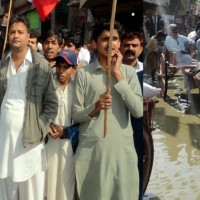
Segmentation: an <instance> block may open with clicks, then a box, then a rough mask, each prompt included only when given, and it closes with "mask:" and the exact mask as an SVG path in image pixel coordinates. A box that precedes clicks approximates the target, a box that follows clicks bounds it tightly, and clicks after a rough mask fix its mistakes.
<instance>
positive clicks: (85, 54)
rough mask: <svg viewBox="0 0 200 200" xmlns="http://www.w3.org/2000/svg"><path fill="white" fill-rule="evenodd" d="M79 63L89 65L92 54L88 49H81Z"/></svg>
mask: <svg viewBox="0 0 200 200" xmlns="http://www.w3.org/2000/svg"><path fill="white" fill-rule="evenodd" d="M78 61H82V62H84V63H85V64H89V63H90V52H89V51H88V50H87V49H85V48H83V47H81V49H80V51H79V54H78Z"/></svg>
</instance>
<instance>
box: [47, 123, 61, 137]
mask: <svg viewBox="0 0 200 200" xmlns="http://www.w3.org/2000/svg"><path fill="white" fill-rule="evenodd" d="M49 135H50V136H51V137H52V138H53V139H56V138H60V137H61V136H63V127H62V126H61V125H58V124H53V123H51V125H50V131H49Z"/></svg>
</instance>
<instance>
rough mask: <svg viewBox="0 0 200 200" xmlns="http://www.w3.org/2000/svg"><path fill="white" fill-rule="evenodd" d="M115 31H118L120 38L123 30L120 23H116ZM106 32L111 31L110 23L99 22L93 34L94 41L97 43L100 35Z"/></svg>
mask: <svg viewBox="0 0 200 200" xmlns="http://www.w3.org/2000/svg"><path fill="white" fill-rule="evenodd" d="M114 29H116V30H117V32H118V34H119V37H120V36H121V34H122V30H123V29H122V25H121V24H120V23H119V22H118V21H115V23H114ZM105 30H106V31H110V21H108V20H102V21H100V22H98V23H97V24H95V25H94V27H93V32H92V40H94V41H97V38H98V37H99V35H101V33H102V32H103V31H105Z"/></svg>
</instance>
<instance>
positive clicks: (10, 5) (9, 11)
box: [2, 0, 12, 57]
mask: <svg viewBox="0 0 200 200" xmlns="http://www.w3.org/2000/svg"><path fill="white" fill-rule="evenodd" d="M11 8H12V0H10V4H9V10H8V21H7V25H6V34H5V38H4V43H3V51H2V57H3V54H4V52H5V49H6V43H7V37H8V25H9V21H10V13H11Z"/></svg>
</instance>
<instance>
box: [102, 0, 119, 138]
mask: <svg viewBox="0 0 200 200" xmlns="http://www.w3.org/2000/svg"><path fill="white" fill-rule="evenodd" d="M116 7H117V0H113V4H112V14H111V19H110V37H109V49H108V61H107V69H106V94H108V93H109V89H110V77H111V61H112V57H111V54H112V42H113V32H114V24H115V14H116ZM107 132H108V111H107V110H105V112H104V134H103V136H104V137H106V135H107Z"/></svg>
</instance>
